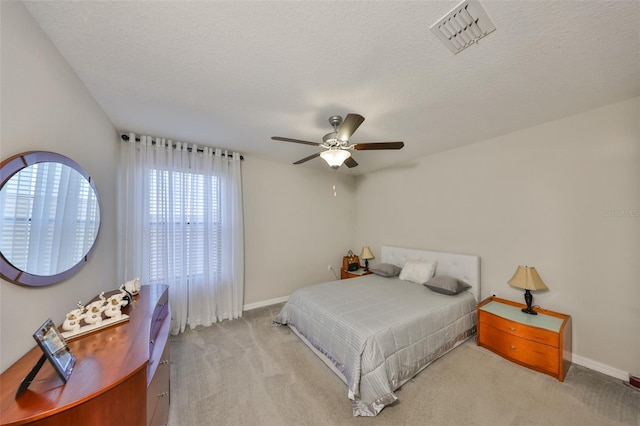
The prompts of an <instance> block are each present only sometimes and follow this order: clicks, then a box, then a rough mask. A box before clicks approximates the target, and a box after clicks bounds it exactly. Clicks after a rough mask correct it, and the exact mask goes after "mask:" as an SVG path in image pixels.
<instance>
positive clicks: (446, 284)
mask: <svg viewBox="0 0 640 426" xmlns="http://www.w3.org/2000/svg"><path fill="white" fill-rule="evenodd" d="M424 285H425V286H426V287H429V289H431V290H433V291H435V292H436V293H442V294H448V295H454V294H458V293H460V292H463V291H465V290H468V289H470V288H471V286H470V285H469V284H467V283H465V282H464V281H462V280H459V279H457V278H454V277H450V276H449V275H438V276H437V277H433V278H431V279H430V280H429V281H427V282H426V283H425V284H424Z"/></svg>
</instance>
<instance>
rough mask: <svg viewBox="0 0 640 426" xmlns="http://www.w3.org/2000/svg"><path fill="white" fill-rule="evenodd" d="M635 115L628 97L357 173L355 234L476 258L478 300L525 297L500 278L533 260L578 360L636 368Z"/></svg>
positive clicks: (639, 197)
mask: <svg viewBox="0 0 640 426" xmlns="http://www.w3.org/2000/svg"><path fill="white" fill-rule="evenodd" d="M639 118H640V98H635V99H632V100H629V101H626V102H622V103H618V104H614V105H609V106H606V107H603V108H599V109H596V110H593V111H589V112H586V113H583V114H579V115H576V116H573V117H569V118H565V119H561V120H557V121H553V122H549V123H546V124H543V125H540V126H537V127H533V128H529V129H524V130H521V131H518V132H514V133H511V134H508V135H504V136H501V137H497V138H494V139H490V140H485V141H482V142H479V143H476V144H474V145H470V146H467V147H464V148H460V149H456V150H452V151H447V152H444V153H441V154H438V155H432V156H428V157H424V158H421V159H418V160H416V161H413V162H410V163H407V164H403V165H401V166H398V167H394V168H391V169H387V170H383V171H379V172H377V173H373V174H369V175H366V176H363V177H359V178H358V179H357V190H356V194H357V195H356V198H357V210H358V212H359V214H358V221H357V225H356V240H358V241H365V240H366V241H368V242H369V244H370V245H371V246H372V248H373V249H374V250H376V249H377V250H379V246H380V245H398V246H404V247H413V248H424V249H430V250H436V251H451V252H458V253H468V254H474V255H478V256H480V257H481V270H482V295H483V297H487V296H489V295H490V294H491V293H492V292H497V293H498V294H499V296H501V297H504V298H507V299H511V300H516V301H522V300H523V294H522V291H519V290H516V289H512V288H511V287H509V286H508V285H507V283H506V282H507V280H508V279H509V278H511V276H512V275H513V273H514V272H515V269H516V266H517V265H519V264H520V265H530V266H535V267H536V269H537V270H538V272H539V273H540V275H541V277H542V279H543V280H544V282H545V283H546V284H547V286H548V287H549V289H550V291H549V292H546V293H536V294H534V304H539V305H541V306H542V307H544V308H547V309H551V310H556V311H559V312H563V313H566V314H569V315H571V316H572V317H573V339H574V340H573V350H574V354H575V355H577V356H576V357H575V358H576V359H578V360H580V361H581V363H586V364H589V363H590V362H591V361H595V363H600V364H603V365H604V366H605V368H613V369H614V370H615V369H618V370H621V371H623V372H638V371H640V357H639V356H638V354H640V262H639V259H640V128H639V123H640V120H639ZM408 143H420V141H417V140H416V141H408ZM616 215H620V216H621V217H617V216H616Z"/></svg>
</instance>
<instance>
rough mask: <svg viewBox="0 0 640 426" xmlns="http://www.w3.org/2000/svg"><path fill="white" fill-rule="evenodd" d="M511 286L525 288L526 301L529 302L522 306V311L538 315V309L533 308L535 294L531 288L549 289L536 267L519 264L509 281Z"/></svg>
mask: <svg viewBox="0 0 640 426" xmlns="http://www.w3.org/2000/svg"><path fill="white" fill-rule="evenodd" d="M508 283H509V285H510V286H511V287H516V288H520V289H523V290H524V301H525V302H526V304H527V307H526V308H522V312H524V313H526V314H531V315H538V313H537V312H536V311H534V310H533V309H532V308H531V303H532V302H533V296H532V295H531V290H534V291H535V290H548V288H547V286H546V285H545V284H544V282H542V278H540V275H538V272H537V271H536V268H534V267H533V266H518V269H516V273H515V274H513V277H511V279H510V280H509V281H508Z"/></svg>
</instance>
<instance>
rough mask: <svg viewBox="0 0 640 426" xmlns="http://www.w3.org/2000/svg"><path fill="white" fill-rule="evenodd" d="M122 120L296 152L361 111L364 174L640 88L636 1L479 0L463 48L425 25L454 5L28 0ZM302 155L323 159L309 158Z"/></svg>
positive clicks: (127, 127) (264, 152)
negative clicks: (482, 31)
mask: <svg viewBox="0 0 640 426" xmlns="http://www.w3.org/2000/svg"><path fill="white" fill-rule="evenodd" d="M24 4H25V6H26V7H27V9H28V10H29V11H30V12H31V13H32V15H33V16H34V17H35V19H36V20H37V22H38V23H39V24H40V26H41V27H42V28H43V29H44V31H45V32H46V33H47V34H48V35H49V37H50V38H51V39H52V41H53V43H54V44H55V45H56V46H57V48H58V49H59V50H60V52H61V53H62V55H63V56H64V57H65V58H66V60H67V61H68V62H69V64H70V65H71V67H72V68H73V69H74V70H75V71H76V73H77V74H78V76H79V77H80V79H81V80H82V81H83V82H84V84H85V85H86V86H87V88H88V89H89V91H90V92H91V93H92V95H93V96H94V97H95V99H96V100H97V101H98V103H99V104H100V105H101V106H102V108H103V109H104V111H105V112H106V114H107V115H108V116H109V117H110V119H111V120H112V122H113V123H114V125H115V126H116V128H118V129H119V130H121V131H133V132H136V133H140V134H150V135H153V136H164V137H168V138H172V139H174V140H181V141H187V142H194V143H198V144H202V145H209V146H216V147H221V148H225V149H231V150H237V151H240V152H242V153H243V154H245V155H246V156H250V157H255V158H263V159H267V160H274V161H279V162H284V163H292V162H294V161H296V160H298V159H300V158H303V157H306V156H308V155H310V154H313V153H314V152H316V148H314V147H312V146H307V145H297V144H291V143H286V142H276V141H272V140H271V139H270V137H271V136H285V137H291V138H296V139H305V140H311V141H317V142H321V138H322V136H323V135H324V134H325V133H328V132H329V131H330V130H331V126H330V125H329V122H328V118H329V116H331V115H334V114H339V115H343V116H344V115H346V114H347V113H349V112H356V113H359V114H362V115H363V116H365V117H366V120H365V122H364V123H363V124H362V126H360V128H359V129H358V131H357V132H356V133H355V134H354V136H353V137H352V138H351V141H352V142H354V143H359V142H377V141H404V142H405V148H404V149H402V150H400V151H377V152H372V151H366V152H362V151H360V152H358V151H356V152H355V153H354V158H355V159H356V160H357V161H358V162H359V163H360V165H359V166H358V167H356V168H354V169H347V168H346V167H344V166H343V167H341V168H340V170H339V172H341V173H348V174H362V173H366V172H370V171H373V170H377V169H380V168H383V167H388V166H391V165H395V164H399V163H403V162H406V161H409V160H410V159H412V158H416V157H419V156H424V155H428V154H433V153H436V152H441V151H444V150H447V149H452V148H455V147H458V146H462V145H465V144H470V143H473V142H477V141H480V140H483V139H486V138H488V137H492V136H497V135H500V134H504V133H507V132H510V131H513V130H516V129H519V128H523V127H528V126H532V125H536V124H539V123H542V122H545V121H549V120H553V119H556V118H561V117H565V116H568V115H572V114H575V113H579V112H582V111H585V110H588V109H591V108H594V107H597V106H600V105H605V104H608V103H612V102H617V101H621V100H624V99H628V98H631V97H634V96H639V95H640V26H639V25H638V22H640V2H638V1H562V0H560V1H515V0H513V1H508V2H507V1H482V4H483V6H484V8H485V9H486V11H487V13H488V15H489V16H490V17H491V19H492V20H493V21H494V23H495V25H496V27H497V30H496V31H495V32H494V33H492V34H490V35H489V36H488V37H486V38H484V39H483V40H481V41H480V42H479V43H478V44H477V45H473V46H471V47H470V48H468V49H466V50H465V51H463V52H461V53H459V54H458V55H454V54H452V53H451V52H450V51H449V50H448V49H447V48H446V47H445V46H444V45H443V44H442V43H441V42H440V41H439V40H438V39H437V38H436V37H435V35H433V34H432V33H431V32H430V30H429V27H430V26H431V24H433V23H434V22H436V21H437V20H438V19H440V18H441V17H442V16H443V15H445V14H446V13H447V12H449V11H450V10H451V9H453V7H455V6H456V4H458V1H453V2H452V1H423V2H404V1H389V2H386V1H375V2H351V1H349V2H347V1H344V2H329V1H304V2H298V1H296V2H293V1H278V2H272V1H268V2H266V1H257V2H248V1H231V2H220V1H203V2H195V1H190V2H184V1H163V2H148V1H144V2H143V1H131V2H123V1H80V2H71V1H56V2H51V1H43V2H37V1H25V2H24ZM296 167H323V168H326V169H327V170H329V168H328V166H327V165H326V164H325V163H324V161H322V160H321V159H319V158H318V159H315V160H312V161H310V162H308V163H305V164H304V165H301V166H296Z"/></svg>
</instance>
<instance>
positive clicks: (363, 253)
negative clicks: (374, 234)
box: [360, 246, 375, 260]
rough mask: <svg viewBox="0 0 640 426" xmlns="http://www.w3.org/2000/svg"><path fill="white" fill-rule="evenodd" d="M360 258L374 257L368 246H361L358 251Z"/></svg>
mask: <svg viewBox="0 0 640 426" xmlns="http://www.w3.org/2000/svg"><path fill="white" fill-rule="evenodd" d="M360 259H364V260H369V259H375V256H374V255H373V253H371V249H370V248H369V247H368V246H365V247H362V251H361V252H360Z"/></svg>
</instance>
